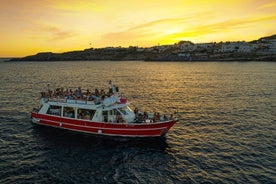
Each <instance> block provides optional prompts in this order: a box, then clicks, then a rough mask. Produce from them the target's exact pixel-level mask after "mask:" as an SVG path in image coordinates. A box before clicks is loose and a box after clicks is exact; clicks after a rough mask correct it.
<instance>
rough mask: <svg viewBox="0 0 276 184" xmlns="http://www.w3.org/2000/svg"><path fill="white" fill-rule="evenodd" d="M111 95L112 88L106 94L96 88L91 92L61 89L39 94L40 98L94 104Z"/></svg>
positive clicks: (79, 89)
mask: <svg viewBox="0 0 276 184" xmlns="http://www.w3.org/2000/svg"><path fill="white" fill-rule="evenodd" d="M112 95H113V90H112V88H110V89H109V91H108V92H106V91H105V90H104V89H101V90H99V89H98V88H95V90H94V91H93V92H92V91H90V90H89V89H87V90H84V91H83V90H82V89H81V87H78V88H77V89H75V90H72V89H68V88H66V89H64V88H63V87H62V88H57V89H55V90H48V91H47V92H41V97H42V98H49V99H67V100H84V101H94V103H95V104H99V103H100V102H101V101H102V100H104V98H106V97H110V96H112Z"/></svg>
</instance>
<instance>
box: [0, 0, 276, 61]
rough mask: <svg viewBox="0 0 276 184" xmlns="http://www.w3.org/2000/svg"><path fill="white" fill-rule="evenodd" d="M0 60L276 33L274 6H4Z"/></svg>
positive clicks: (76, 0) (46, 1) (39, 2)
mask: <svg viewBox="0 0 276 184" xmlns="http://www.w3.org/2000/svg"><path fill="white" fill-rule="evenodd" d="M0 15H1V16H0V23H1V28H0V40H1V42H0V57H18V56H26V55H31V54H36V53H37V52H45V51H50V52H64V51H71V50H83V49H85V48H89V47H94V48H99V47H107V46H115V47H116V46H123V47H128V46H139V47H149V46H153V45H157V44H173V43H176V42H178V41H180V40H190V41H192V42H195V43H199V42H200V43H202V42H214V41H217V42H218V41H239V40H245V41H250V40H254V39H258V38H260V37H263V36H270V35H272V34H275V33H276V1H275V0H261V1H260V0H170V1H163V0H135V1H134V0H127V1H123V0H0Z"/></svg>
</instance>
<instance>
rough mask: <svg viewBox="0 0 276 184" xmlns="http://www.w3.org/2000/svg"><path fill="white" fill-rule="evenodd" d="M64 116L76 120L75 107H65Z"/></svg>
mask: <svg viewBox="0 0 276 184" xmlns="http://www.w3.org/2000/svg"><path fill="white" fill-rule="evenodd" d="M63 116H64V117H69V118H75V108H73V107H64V108H63Z"/></svg>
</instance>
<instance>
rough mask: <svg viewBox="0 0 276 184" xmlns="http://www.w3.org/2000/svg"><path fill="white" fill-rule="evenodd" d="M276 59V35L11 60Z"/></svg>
mask: <svg viewBox="0 0 276 184" xmlns="http://www.w3.org/2000/svg"><path fill="white" fill-rule="evenodd" d="M84 60H89V61H94V60H95V61H100V60H105V61H106V60H109V61H133V60H140V61H141V60H143V61H276V35H272V36H270V37H264V38H260V39H258V40H254V41H251V42H244V41H242V42H219V43H216V42H214V43H201V44H195V43H192V42H190V41H180V42H178V43H176V44H173V45H161V46H160V45H158V46H154V47H149V48H140V47H133V46H130V47H127V48H124V47H106V48H89V49H85V50H81V51H70V52H64V53H52V52H42V53H38V54H36V55H32V56H26V57H22V58H13V59H11V60H10V61H84Z"/></svg>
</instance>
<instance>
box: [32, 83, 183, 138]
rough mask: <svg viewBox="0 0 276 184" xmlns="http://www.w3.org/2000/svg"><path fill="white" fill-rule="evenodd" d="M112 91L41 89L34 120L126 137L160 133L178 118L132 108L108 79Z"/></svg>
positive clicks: (33, 116)
mask: <svg viewBox="0 0 276 184" xmlns="http://www.w3.org/2000/svg"><path fill="white" fill-rule="evenodd" d="M109 86H110V88H109V93H103V94H104V95H103V96H105V98H102V99H100V98H99V96H100V95H102V94H100V93H99V92H98V91H97V90H95V92H93V93H91V92H89V90H87V91H86V92H85V93H83V92H82V91H81V88H78V89H76V90H75V91H74V92H73V91H72V90H70V91H68V90H66V91H65V90H63V88H59V89H57V90H55V91H51V90H48V91H47V92H42V93H41V94H42V97H41V100H40V105H41V106H40V108H39V109H36V108H34V109H33V111H32V112H31V118H32V122H33V123H36V124H39V125H46V126H51V127H56V128H61V129H67V130H72V131H78V132H84V133H91V134H100V135H107V136H123V137H159V136H164V135H166V134H167V133H168V131H169V130H170V128H171V127H172V126H173V125H174V124H175V123H176V122H177V121H178V120H177V118H174V117H173V115H169V116H168V115H159V113H154V114H149V113H146V112H140V111H138V109H136V108H135V110H134V111H132V110H131V109H130V108H129V107H128V105H127V100H126V98H122V97H120V96H119V92H118V88H117V87H115V86H114V85H113V84H112V82H111V81H110V82H109Z"/></svg>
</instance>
